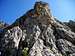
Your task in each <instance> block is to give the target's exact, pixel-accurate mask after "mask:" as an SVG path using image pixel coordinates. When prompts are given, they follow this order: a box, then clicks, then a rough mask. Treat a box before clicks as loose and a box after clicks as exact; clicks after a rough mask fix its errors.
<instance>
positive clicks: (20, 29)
mask: <svg viewBox="0 0 75 56" xmlns="http://www.w3.org/2000/svg"><path fill="white" fill-rule="evenodd" d="M0 56H75V33H74V32H72V31H71V29H70V28H69V27H68V26H66V25H65V24H64V23H62V22H60V21H58V20H57V19H56V18H54V17H53V16H52V14H51V12H50V9H49V5H48V3H46V2H42V1H38V2H36V3H35V5H34V8H33V9H30V10H29V11H28V12H26V14H24V15H23V16H21V17H20V18H18V19H17V20H16V21H15V22H14V23H13V24H12V25H10V26H8V27H5V28H4V29H2V31H0Z"/></svg>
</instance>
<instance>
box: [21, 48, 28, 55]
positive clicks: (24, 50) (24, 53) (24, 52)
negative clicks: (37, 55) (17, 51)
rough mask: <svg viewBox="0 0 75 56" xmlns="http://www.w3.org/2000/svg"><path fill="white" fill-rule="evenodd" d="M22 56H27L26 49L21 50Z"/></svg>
mask: <svg viewBox="0 0 75 56" xmlns="http://www.w3.org/2000/svg"><path fill="white" fill-rule="evenodd" d="M22 56H28V48H24V49H23V50H22Z"/></svg>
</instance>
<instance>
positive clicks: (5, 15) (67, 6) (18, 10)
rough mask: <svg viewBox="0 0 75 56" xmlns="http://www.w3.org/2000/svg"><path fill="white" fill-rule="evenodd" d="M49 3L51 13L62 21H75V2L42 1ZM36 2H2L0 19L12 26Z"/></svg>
mask: <svg viewBox="0 0 75 56" xmlns="http://www.w3.org/2000/svg"><path fill="white" fill-rule="evenodd" d="M41 1H45V2H48V3H49V6H50V9H51V13H52V15H53V16H55V17H56V18H57V19H58V20H60V21H62V22H63V21H69V20H75V0H41ZM35 2H36V0H0V19H1V20H3V21H4V22H6V23H8V24H12V23H13V22H14V21H15V20H16V19H17V18H19V17H20V16H22V15H23V14H25V12H26V11H28V10H29V9H31V8H33V6H34V4H35Z"/></svg>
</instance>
